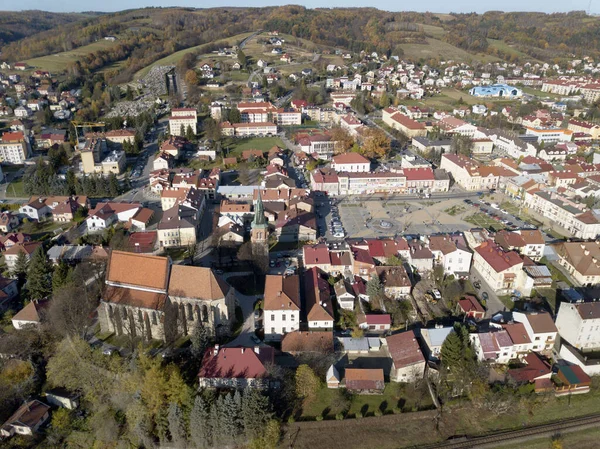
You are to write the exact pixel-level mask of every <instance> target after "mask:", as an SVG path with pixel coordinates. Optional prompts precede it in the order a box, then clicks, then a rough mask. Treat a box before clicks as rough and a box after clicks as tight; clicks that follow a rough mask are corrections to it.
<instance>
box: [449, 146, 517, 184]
mask: <svg viewBox="0 0 600 449" xmlns="http://www.w3.org/2000/svg"><path fill="white" fill-rule="evenodd" d="M440 168H442V169H444V170H446V171H447V172H448V173H450V174H451V175H452V178H454V181H455V182H456V183H457V184H458V185H459V186H461V187H462V188H463V189H465V190H470V191H481V190H485V189H490V190H491V189H497V188H498V187H499V185H500V178H501V177H503V176H515V174H514V173H513V172H510V171H509V170H506V169H504V168H502V167H497V166H487V165H482V164H480V163H479V162H477V161H475V160H473V159H470V158H468V157H466V156H462V155H460V154H442V161H441V164H440Z"/></svg>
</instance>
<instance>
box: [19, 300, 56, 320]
mask: <svg viewBox="0 0 600 449" xmlns="http://www.w3.org/2000/svg"><path fill="white" fill-rule="evenodd" d="M47 306H48V302H47V301H44V302H37V301H31V302H29V303H28V304H27V305H26V306H25V307H23V308H22V309H21V310H19V311H18V312H17V313H16V314H15V316H13V317H12V321H27V322H30V323H39V322H40V321H41V319H42V318H41V316H40V313H41V312H42V310H43V309H44V308H46V307H47Z"/></svg>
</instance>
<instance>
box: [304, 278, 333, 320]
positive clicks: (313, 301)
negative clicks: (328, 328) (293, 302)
mask: <svg viewBox="0 0 600 449" xmlns="http://www.w3.org/2000/svg"><path fill="white" fill-rule="evenodd" d="M304 298H305V302H306V309H307V318H308V321H309V322H310V321H333V319H334V317H333V305H332V304H331V299H330V297H329V283H328V282H327V281H326V280H325V279H323V277H322V276H321V270H319V269H318V268H317V267H313V268H311V269H309V270H307V271H306V272H305V273H304Z"/></svg>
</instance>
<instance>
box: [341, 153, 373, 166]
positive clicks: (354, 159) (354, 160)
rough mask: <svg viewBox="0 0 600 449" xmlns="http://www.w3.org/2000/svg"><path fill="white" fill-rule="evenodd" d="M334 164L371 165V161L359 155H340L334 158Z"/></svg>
mask: <svg viewBox="0 0 600 449" xmlns="http://www.w3.org/2000/svg"><path fill="white" fill-rule="evenodd" d="M332 160H333V163H334V164H336V165H337V164H369V163H370V161H369V159H367V158H366V157H364V156H362V155H360V154H358V153H344V154H338V155H337V156H334V157H333V158H332Z"/></svg>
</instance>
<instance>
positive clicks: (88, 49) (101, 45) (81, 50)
mask: <svg viewBox="0 0 600 449" xmlns="http://www.w3.org/2000/svg"><path fill="white" fill-rule="evenodd" d="M118 43H119V41H118V40H117V41H115V42H111V41H105V40H104V39H102V40H99V41H96V42H94V43H92V44H89V45H84V46H83V47H78V48H75V49H74V50H70V51H65V52H62V53H55V54H53V55H47V56H41V57H39V58H33V59H28V60H26V61H24V62H26V63H27V64H29V65H30V66H31V67H33V68H35V69H41V70H47V71H49V72H61V71H63V70H65V69H66V68H67V66H68V65H69V64H71V63H72V62H75V61H77V60H78V59H79V58H81V57H82V56H85V55H87V54H89V53H93V52H95V51H98V50H106V49H109V48H111V47H114V46H115V45H117V44H118Z"/></svg>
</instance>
